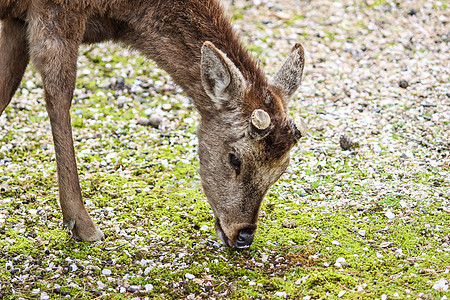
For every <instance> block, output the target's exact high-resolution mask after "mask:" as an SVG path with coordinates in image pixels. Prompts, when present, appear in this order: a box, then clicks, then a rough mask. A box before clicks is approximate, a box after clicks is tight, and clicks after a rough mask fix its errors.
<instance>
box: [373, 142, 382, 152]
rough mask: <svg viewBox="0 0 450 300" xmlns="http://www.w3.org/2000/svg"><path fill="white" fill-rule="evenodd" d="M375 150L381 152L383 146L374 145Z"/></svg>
mask: <svg viewBox="0 0 450 300" xmlns="http://www.w3.org/2000/svg"><path fill="white" fill-rule="evenodd" d="M373 152H375V153H377V154H379V153H380V152H381V147H380V145H378V144H375V145H373Z"/></svg>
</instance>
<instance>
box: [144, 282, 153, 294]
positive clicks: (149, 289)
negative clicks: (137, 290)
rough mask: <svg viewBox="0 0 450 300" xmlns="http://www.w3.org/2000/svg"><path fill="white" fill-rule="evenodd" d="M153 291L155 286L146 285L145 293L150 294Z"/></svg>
mask: <svg viewBox="0 0 450 300" xmlns="http://www.w3.org/2000/svg"><path fill="white" fill-rule="evenodd" d="M151 290H153V284H151V283H149V284H146V285H145V291H146V292H150V291H151Z"/></svg>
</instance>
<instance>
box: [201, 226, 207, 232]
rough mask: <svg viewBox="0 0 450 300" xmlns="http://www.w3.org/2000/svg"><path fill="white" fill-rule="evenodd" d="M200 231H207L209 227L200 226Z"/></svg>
mask: <svg viewBox="0 0 450 300" xmlns="http://www.w3.org/2000/svg"><path fill="white" fill-rule="evenodd" d="M200 230H201V231H208V230H209V226H208V225H202V227H200Z"/></svg>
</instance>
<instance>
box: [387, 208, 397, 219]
mask: <svg viewBox="0 0 450 300" xmlns="http://www.w3.org/2000/svg"><path fill="white" fill-rule="evenodd" d="M385 216H386V218H388V219H389V220H392V219H395V214H394V213H393V212H392V211H390V210H388V211H387V212H386V214H385Z"/></svg>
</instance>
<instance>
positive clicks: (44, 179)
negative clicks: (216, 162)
mask: <svg viewBox="0 0 450 300" xmlns="http://www.w3.org/2000/svg"><path fill="white" fill-rule="evenodd" d="M288 2H290V1H288ZM388 2H389V3H390V2H391V1H371V2H370V3H365V2H364V3H359V2H357V3H359V4H355V5H356V7H358V8H359V9H361V10H362V11H363V12H365V13H367V12H372V10H373V9H375V10H377V11H379V10H380V7H384V6H383V5H390V4H389V3H388ZM277 5H279V6H282V5H283V4H280V3H278V2H277ZM304 5H310V4H304ZM311 5H312V4H311ZM324 7H328V8H329V7H333V4H332V2H330V3H329V5H328V6H326V5H324V6H323V7H322V6H320V5H319V7H314V8H313V7H309V6H307V7H306V8H309V9H311V10H312V9H318V10H319V11H320V10H321V9H325V8H324ZM337 7H338V6H336V7H335V8H337ZM393 7H394V6H393ZM328 8H327V9H328ZM265 9H267V10H269V11H270V10H272V12H273V13H274V15H273V16H271V17H269V18H271V19H270V23H267V22H266V23H264V20H263V21H261V20H260V19H258V17H255V20H259V21H258V22H256V21H255V23H256V24H255V25H254V26H255V28H253V27H251V28H253V30H250V29H249V30H248V31H246V32H244V34H243V35H244V36H243V38H244V40H246V41H247V40H251V41H253V42H255V40H256V43H252V44H251V45H252V46H249V49H250V50H251V51H253V52H254V54H255V55H257V56H258V57H259V58H260V60H261V61H262V63H263V65H264V66H267V67H268V68H269V70H270V72H273V68H274V66H273V62H274V60H275V61H276V60H279V58H280V56H281V55H280V54H279V53H278V52H277V53H276V54H273V55H272V56H271V55H269V54H267V52H268V51H272V50H270V49H269V48H272V47H276V46H277V45H278V48H277V51H279V52H283V53H286V52H287V51H288V49H289V47H287V46H285V45H284V44H282V43H281V44H279V43H278V42H279V41H278V40H276V38H275V37H273V36H272V37H269V38H268V37H267V36H265V33H266V32H265V31H264V32H265V33H261V32H262V31H263V30H266V29H267V27H270V28H272V30H274V35H275V36H276V35H279V36H287V35H289V34H290V33H289V30H292V31H295V30H298V28H301V29H302V30H298V32H297V33H296V34H297V36H298V37H299V38H304V37H309V42H306V43H309V44H308V46H309V47H306V48H307V49H308V48H309V49H316V50H317V51H316V52H314V51H310V52H309V54H308V56H309V57H311V59H312V60H313V61H312V62H309V64H310V65H311V66H310V67H308V68H309V69H308V70H306V76H305V81H304V83H303V84H304V85H305V86H306V88H305V92H300V94H301V95H304V96H302V98H296V99H294V100H293V103H292V104H291V107H292V108H291V109H292V111H293V112H295V113H300V114H302V115H303V116H305V117H306V118H307V119H308V121H309V122H310V124H311V125H310V127H311V131H310V134H311V136H310V137H309V138H308V139H307V140H306V141H302V142H301V143H300V145H299V146H300V147H299V148H296V149H294V150H293V153H292V163H291V166H290V167H289V170H288V172H287V173H286V174H284V175H283V176H282V178H281V179H280V180H279V181H278V182H277V183H276V184H275V185H274V186H273V187H272V188H271V189H270V190H269V192H268V194H267V196H266V199H265V202H264V203H263V205H262V207H261V213H260V220H259V223H258V225H259V227H258V231H257V237H256V240H255V242H254V243H253V244H252V246H251V248H250V249H248V250H242V251H241V250H232V249H228V248H225V247H223V246H221V245H220V244H219V243H218V240H217V238H216V237H215V232H214V228H213V227H214V226H213V216H212V212H211V209H210V207H209V205H208V203H207V200H206V198H205V196H204V194H203V193H202V191H201V186H200V178H199V176H198V173H197V167H198V162H197V157H196V139H195V127H196V124H197V122H198V121H197V118H198V117H197V115H196V114H197V113H196V112H195V111H194V109H193V108H192V106H191V105H190V104H189V100H188V99H186V98H185V96H184V94H183V93H181V92H180V90H179V88H177V87H176V86H174V85H173V84H172V83H171V81H170V79H169V78H168V76H167V74H165V73H164V72H162V71H161V70H159V69H158V68H156V67H155V66H154V65H153V64H152V63H150V62H148V61H146V60H145V59H143V58H142V57H140V56H138V55H137V54H136V53H132V52H129V51H128V50H124V49H121V48H119V47H116V46H112V45H108V44H106V45H100V46H99V47H97V46H96V47H83V48H82V51H81V53H82V54H83V55H82V56H80V59H79V64H80V66H79V76H78V81H77V89H76V91H75V97H74V105H73V108H72V123H73V127H74V129H73V132H74V140H75V148H76V152H77V162H78V167H79V171H80V182H81V188H82V194H83V197H84V200H85V202H86V204H87V208H88V210H89V211H90V213H91V215H92V217H93V219H94V220H95V222H96V223H97V224H98V226H99V227H100V228H101V229H102V230H103V231H104V232H105V233H106V234H107V238H106V239H105V241H102V242H98V243H93V244H90V243H83V242H78V241H75V240H73V239H71V238H70V237H69V235H68V233H67V232H65V231H64V230H62V227H61V223H62V215H61V212H60V209H59V204H58V192H57V181H56V164H55V159H54V150H53V146H52V140H51V132H50V127H49V121H48V117H47V115H46V113H45V108H44V104H43V100H42V99H43V98H42V97H43V91H42V85H41V84H40V82H39V76H37V75H36V74H35V72H34V70H33V68H30V69H29V70H27V73H26V76H25V78H24V81H23V85H22V87H21V88H20V90H19V91H18V93H17V95H16V96H15V98H14V100H13V102H12V104H11V105H10V106H9V107H8V108H7V109H6V111H5V113H4V114H3V116H2V119H0V121H1V122H0V125H1V126H0V180H1V182H0V184H1V191H0V199H1V202H0V205H1V206H0V294H1V296H2V297H3V298H4V299H18V298H25V299H30V298H40V299H47V297H48V298H50V299H56V298H63V297H67V298H71V299H92V298H106V299H128V298H133V297H139V298H141V299H142V298H145V297H149V298H156V299H158V298H159V299H170V298H172V299H177V298H188V297H189V298H191V299H194V298H195V297H200V298H211V297H214V298H235V299H239V298H243V299H246V298H247V299H255V298H265V299H268V298H274V297H285V296H286V297H288V298H293V299H294V298H300V299H301V298H303V297H306V299H308V297H311V298H314V299H315V298H318V299H319V298H320V299H334V298H339V297H340V298H345V299H376V298H382V297H387V299H405V298H412V299H416V298H423V299H424V298H429V299H441V298H442V297H444V296H447V297H449V294H448V291H447V292H445V291H437V290H435V289H433V288H432V287H433V284H434V283H436V282H437V281H438V280H439V279H440V278H446V279H447V280H448V279H449V278H450V276H449V272H450V257H449V248H450V247H449V246H448V244H449V243H450V241H449V240H450V214H449V211H448V207H449V206H448V205H449V204H448V200H449V198H448V197H449V195H448V189H449V186H448V184H449V181H448V174H449V165H448V151H449V149H448V140H447V144H445V137H446V136H447V137H448V134H447V135H446V134H445V130H446V128H447V129H448V120H447V121H445V120H444V121H442V122H440V121H439V122H435V123H434V124H433V126H434V127H432V126H429V124H428V123H426V122H427V121H428V120H429V119H430V118H432V117H433V113H437V112H436V111H437V110H438V108H441V107H444V108H445V107H448V106H445V105H444V104H443V103H444V102H445V99H444V100H443V98H442V97H441V96H440V95H441V92H440V91H441V88H440V87H439V84H438V85H437V86H436V85H433V84H430V85H429V86H426V87H428V93H429V94H427V97H430V98H431V97H437V98H436V99H435V102H434V103H435V105H437V106H438V108H436V109H435V110H433V111H430V110H429V108H424V110H425V111H424V112H423V114H422V115H423V116H425V117H424V119H420V120H422V121H420V120H419V121H417V122H412V121H411V119H409V116H410V113H411V112H412V113H414V111H415V109H416V108H417V107H416V106H415V105H412V106H411V105H409V104H405V105H400V104H399V105H392V104H390V103H385V102H382V101H381V100H379V99H378V98H383V97H385V94H383V92H384V91H385V90H384V89H386V90H388V91H389V92H392V93H393V94H395V95H397V96H398V98H399V99H400V98H405V97H411V98H412V99H415V100H417V99H423V93H424V92H423V91H422V90H420V88H418V90H419V91H417V90H411V91H407V92H404V91H399V90H398V87H397V86H395V87H392V86H389V85H386V86H387V87H386V86H384V87H381V88H380V89H381V90H377V89H375V88H372V86H369V88H370V89H371V90H370V92H369V91H366V90H365V89H366V85H368V84H369V85H370V84H372V83H367V82H359V83H357V87H356V88H355V89H354V90H353V91H355V90H358V89H360V90H358V92H359V93H361V95H362V94H364V93H365V97H367V98H366V99H363V100H361V99H354V98H353V99H350V98H345V95H344V93H347V92H348V91H345V92H343V91H340V90H338V91H337V92H335V91H334V90H335V89H336V90H337V88H336V86H338V85H339V84H340V82H339V79H338V80H337V81H338V82H337V83H336V84H335V85H333V84H330V83H329V82H328V81H327V80H329V78H328V77H327V76H330V75H329V74H331V75H333V76H341V75H338V74H339V72H338V71H336V69H333V67H330V68H329V69H327V68H325V66H326V65H323V64H324V60H326V57H327V55H330V54H329V52H327V51H323V52H322V51H320V49H322V48H321V47H320V46H317V47H318V48H315V47H316V46H314V45H315V44H314V43H315V42H318V43H319V44H321V43H325V44H327V43H330V44H333V43H341V42H343V43H344V44H345V42H348V41H350V42H353V40H354V39H358V38H360V36H359V35H358V30H363V31H366V30H369V31H370V30H372V29H367V23H368V22H364V21H362V20H360V21H357V20H356V19H355V21H354V22H355V24H354V27H351V26H349V25H348V24H345V23H342V24H340V25H339V26H337V25H333V24H330V25H323V23H320V22H319V21H320V20H322V21H323V20H325V19H326V18H325V17H324V18H323V19H321V18H320V17H317V18H318V19H319V21H318V22H317V24H320V25H319V26H320V28H321V30H320V32H319V33H317V34H316V33H315V31H314V30H312V29H310V30H309V31H308V30H306V29H304V23H303V22H307V20H309V18H311V17H308V16H307V17H305V16H304V15H303V14H300V12H291V11H290V10H287V9H286V11H287V13H289V14H292V15H291V18H290V19H284V15H277V14H279V10H276V9H273V8H265V7H262V8H261V7H260V8H259V10H256V9H255V7H253V6H252V5H245V6H242V7H239V6H238V7H237V8H234V9H233V14H234V18H233V19H234V20H235V22H236V23H238V25H239V26H243V27H245V24H246V23H250V22H252V21H251V20H250V19H249V15H250V16H252V13H253V11H254V12H255V13H258V12H259V11H265ZM395 9H397V10H395ZM407 9H408V8H404V10H405V11H407ZM430 9H431V8H430ZM433 9H437V12H436V11H434V10H433V12H435V13H436V14H442V11H441V10H439V9H438V8H436V7H434V8H433ZM325 10H326V9H325ZM393 10H394V12H391V13H392V15H394V16H395V15H396V12H398V10H400V8H398V7H397V8H393ZM259 15H260V17H261V18H267V17H264V16H268V15H269V14H268V13H261V12H259ZM377 16H378V17H379V15H377ZM316 21H317V20H316ZM266 25H267V26H266ZM309 27H310V28H312V26H309ZM343 27H344V28H349V27H351V29H349V31H348V32H347V33H348V36H347V37H345V36H343V35H342V32H341V30H342V29H343ZM291 28H294V29H291ZM322 29H323V30H322ZM255 36H256V37H255ZM258 36H260V38H257V37H258ZM280 39H281V38H280ZM283 41H284V39H283ZM268 47H269V48H268ZM369 48H370V45H369ZM382 49H384V48H382ZM368 51H370V50H368ZM382 51H383V50H380V52H379V53H378V52H377V51H373V53H371V54H370V55H373V57H376V58H379V60H380V61H382V62H385V60H384V59H385V58H383V52H382ZM414 51H415V50H414ZM375 52H377V53H375ZM269 53H272V52H269ZM327 53H328V54H327ZM348 53H350V52H348ZM380 53H381V56H380ZM414 53H415V52H414ZM261 55H266V56H264V57H260V56H261ZM361 64H362V65H361V67H359V68H361V69H365V68H366V67H365V66H364V62H361ZM353 67H354V66H353ZM314 68H316V69H314ZM375 68H378V67H377V66H375ZM381 69H383V68H382V67H380V70H381ZM385 71H386V70H385ZM333 72H335V73H333ZM383 72H384V71H383ZM447 72H448V70H447ZM327 78H328V79H327ZM343 80H344V79H343ZM369 81H370V80H369ZM375 81H376V80H375ZM338 83H339V84H338ZM440 84H441V85H445V84H444V83H442V82H441V83H440ZM447 87H448V84H447ZM442 89H445V88H442ZM436 95H438V96H436ZM397 96H392V97H397ZM121 97H122V98H121ZM361 97H362V96H361ZM303 98H304V99H303ZM124 99H125V100H124ZM309 99H313V100H317V102H315V103H313V104H311V103H310V100H309ZM383 99H384V98H383ZM433 99H434V98H433ZM338 101H341V102H338ZM417 101H419V100H417ZM163 103H170V104H171V108H170V110H167V109H165V108H164V107H163V106H162V105H163ZM339 103H344V104H345V105H348V106H349V107H351V108H352V109H351V110H352V111H357V112H358V113H357V114H352V115H350V116H348V115H346V116H342V115H340V116H336V111H337V110H338V109H340V108H341V106H340V105H342V104H339ZM419 106H420V104H419ZM342 107H344V109H345V108H346V107H345V106H342ZM372 108H373V109H377V108H381V109H382V110H383V112H384V113H383V115H377V114H376V113H373V112H372V111H370V112H368V111H369V109H372ZM146 111H150V112H151V113H152V114H153V113H157V114H162V115H163V123H162V124H163V125H162V126H160V128H159V129H156V128H150V127H143V126H139V125H137V124H136V120H137V119H138V118H139V117H142V116H145V112H146ZM346 112H348V111H346ZM392 115H401V116H404V115H405V116H408V117H405V119H402V120H397V121H395V120H394V121H392V122H391V119H392ZM325 116H334V117H332V118H329V119H326V121H324V118H326V117H325ZM365 116H370V117H374V116H375V117H376V118H380V119H379V120H378V119H377V122H378V123H376V124H375V123H374V122H372V123H370V122H369V123H367V124H363V125H359V123H358V122H359V120H358V118H364V117H365ZM333 118H334V119H333ZM349 120H350V121H349ZM389 123H392V126H390V127H386V126H387V125H386V124H389ZM343 124H344V125H345V126H347V127H349V128H351V127H352V126H354V127H355V128H356V129H355V134H354V135H357V133H361V132H363V133H361V136H359V138H357V139H358V141H359V143H360V145H359V148H356V147H355V148H353V149H351V150H349V151H343V150H341V149H340V148H339V145H338V142H337V137H338V135H339V134H340V133H341V132H342V128H343V127H345V126H343ZM379 124H384V125H383V126H384V127H382V132H381V133H380V127H378V125H379ZM411 124H413V125H414V126H412V125H411ZM366 126H367V127H366ZM383 130H384V131H383ZM367 132H369V133H367ZM411 141H416V142H417V143H416V144H411ZM443 141H444V142H443ZM374 144H377V145H378V144H379V145H381V146H380V149H379V151H378V149H377V151H375V150H374V149H375V148H374ZM407 151H410V152H411V153H409V152H408V155H407V157H406V158H405V157H402V156H401V155H400V154H401V153H402V152H407ZM338 258H344V259H345V261H346V264H344V265H341V266H336V265H335V263H336V260H337V259H338ZM343 292H345V293H343ZM383 295H385V296H383ZM1 296H0V298H1Z"/></svg>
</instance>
